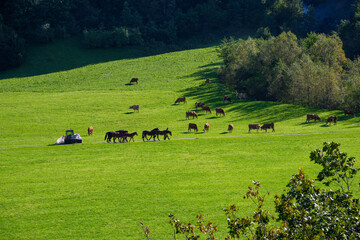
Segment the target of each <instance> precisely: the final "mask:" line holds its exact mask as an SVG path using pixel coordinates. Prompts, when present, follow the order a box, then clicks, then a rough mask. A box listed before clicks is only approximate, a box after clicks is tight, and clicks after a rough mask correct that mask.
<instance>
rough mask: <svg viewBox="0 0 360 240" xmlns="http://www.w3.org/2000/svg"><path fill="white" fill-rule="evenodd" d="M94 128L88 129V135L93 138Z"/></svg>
mask: <svg viewBox="0 0 360 240" xmlns="http://www.w3.org/2000/svg"><path fill="white" fill-rule="evenodd" d="M93 131H94V128H93V127H89V128H88V135H89V136H91V135H92V134H93Z"/></svg>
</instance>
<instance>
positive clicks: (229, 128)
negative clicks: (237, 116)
mask: <svg viewBox="0 0 360 240" xmlns="http://www.w3.org/2000/svg"><path fill="white" fill-rule="evenodd" d="M233 130H234V125H233V124H229V126H228V131H229V132H232V131H233Z"/></svg>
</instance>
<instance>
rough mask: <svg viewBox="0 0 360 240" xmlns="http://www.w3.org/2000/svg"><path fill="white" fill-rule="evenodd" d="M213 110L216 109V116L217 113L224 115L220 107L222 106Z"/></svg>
mask: <svg viewBox="0 0 360 240" xmlns="http://www.w3.org/2000/svg"><path fill="white" fill-rule="evenodd" d="M215 111H216V116H217V115H218V114H220V115H221V114H222V115H223V116H225V111H224V109H222V108H216V109H215Z"/></svg>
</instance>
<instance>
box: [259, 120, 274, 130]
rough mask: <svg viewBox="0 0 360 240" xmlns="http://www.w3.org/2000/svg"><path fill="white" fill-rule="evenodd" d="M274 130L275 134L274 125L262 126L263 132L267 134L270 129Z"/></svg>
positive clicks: (266, 124)
mask: <svg viewBox="0 0 360 240" xmlns="http://www.w3.org/2000/svg"><path fill="white" fill-rule="evenodd" d="M270 128H271V129H272V131H273V132H275V128H274V123H273V122H272V123H264V124H263V125H262V126H261V130H265V132H267V130H268V129H270Z"/></svg>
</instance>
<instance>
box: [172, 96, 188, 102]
mask: <svg viewBox="0 0 360 240" xmlns="http://www.w3.org/2000/svg"><path fill="white" fill-rule="evenodd" d="M180 102H183V103H186V97H179V98H178V99H176V101H175V103H174V104H177V103H180Z"/></svg>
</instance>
